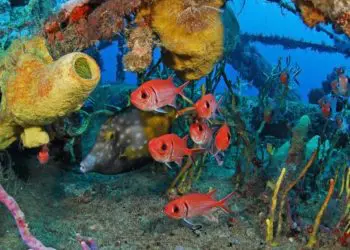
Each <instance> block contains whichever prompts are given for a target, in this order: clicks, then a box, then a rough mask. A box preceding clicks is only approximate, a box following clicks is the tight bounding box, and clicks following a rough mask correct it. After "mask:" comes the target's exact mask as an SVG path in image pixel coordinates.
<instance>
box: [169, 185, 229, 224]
mask: <svg viewBox="0 0 350 250" xmlns="http://www.w3.org/2000/svg"><path fill="white" fill-rule="evenodd" d="M234 194H235V193H234V192H232V193H230V194H229V195H227V196H226V197H225V198H223V199H222V200H219V201H218V200H216V199H215V190H213V191H211V192H209V193H207V194H201V193H192V194H186V195H183V196H181V197H179V198H176V199H175V200H172V201H170V202H169V203H168V204H167V205H166V206H165V207H164V213H165V214H166V215H167V216H168V217H170V218H173V219H188V218H191V217H195V216H209V215H210V214H211V213H212V212H213V211H215V210H216V208H221V209H223V210H224V211H225V212H226V213H232V211H231V210H230V209H229V208H228V206H227V204H226V202H227V201H228V200H229V199H230V198H231V197H232V196H233V195H234Z"/></svg>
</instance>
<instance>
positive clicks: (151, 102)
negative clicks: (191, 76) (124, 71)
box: [130, 78, 190, 112]
mask: <svg viewBox="0 0 350 250" xmlns="http://www.w3.org/2000/svg"><path fill="white" fill-rule="evenodd" d="M189 83H190V82H186V83H184V84H183V85H181V86H180V87H176V86H175V85H174V82H173V79H172V78H169V79H166V80H161V79H157V80H151V81H148V82H145V83H143V84H142V85H141V86H140V87H138V88H137V89H136V90H135V91H134V92H132V93H131V96H130V101H131V103H132V104H133V105H134V106H135V107H137V108H138V109H140V110H143V111H158V112H165V111H164V110H162V109H161V108H163V107H165V106H167V105H170V106H173V107H175V106H176V105H175V102H176V95H181V96H184V93H183V90H184V88H185V87H186V86H187V85H188V84H189Z"/></svg>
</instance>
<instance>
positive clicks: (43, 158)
mask: <svg viewBox="0 0 350 250" xmlns="http://www.w3.org/2000/svg"><path fill="white" fill-rule="evenodd" d="M49 158H50V155H49V148H48V146H47V145H46V144H45V145H43V146H42V147H41V150H40V151H39V153H38V155H37V159H38V161H39V162H40V164H41V165H44V164H46V163H48V161H49Z"/></svg>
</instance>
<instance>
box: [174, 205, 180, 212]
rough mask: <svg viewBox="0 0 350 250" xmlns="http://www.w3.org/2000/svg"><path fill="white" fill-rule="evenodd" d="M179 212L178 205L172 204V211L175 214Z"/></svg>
mask: <svg viewBox="0 0 350 250" xmlns="http://www.w3.org/2000/svg"><path fill="white" fill-rule="evenodd" d="M179 212H180V208H179V207H178V206H176V205H175V206H174V207H173V213H175V214H177V213H179Z"/></svg>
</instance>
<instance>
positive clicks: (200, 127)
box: [198, 124, 203, 132]
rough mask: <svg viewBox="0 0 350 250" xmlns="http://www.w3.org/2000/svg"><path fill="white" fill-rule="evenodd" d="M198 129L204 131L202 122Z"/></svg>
mask: <svg viewBox="0 0 350 250" xmlns="http://www.w3.org/2000/svg"><path fill="white" fill-rule="evenodd" d="M198 130H199V131H201V132H202V131H203V127H202V125H200V124H199V125H198Z"/></svg>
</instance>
